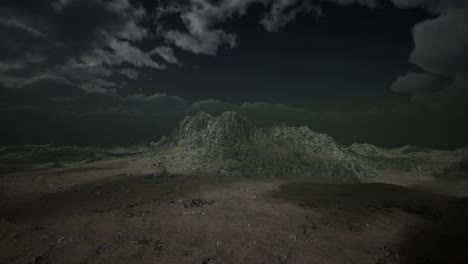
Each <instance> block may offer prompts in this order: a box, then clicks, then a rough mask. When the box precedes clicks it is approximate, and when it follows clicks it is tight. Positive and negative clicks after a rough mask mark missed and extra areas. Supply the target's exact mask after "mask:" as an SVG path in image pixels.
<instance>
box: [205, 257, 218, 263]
mask: <svg viewBox="0 0 468 264" xmlns="http://www.w3.org/2000/svg"><path fill="white" fill-rule="evenodd" d="M216 263H218V262H217V261H216V259H215V258H212V257H209V258H207V259H205V260H203V262H202V264H216Z"/></svg>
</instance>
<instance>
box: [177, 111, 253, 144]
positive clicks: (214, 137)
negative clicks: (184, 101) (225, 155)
mask: <svg viewBox="0 0 468 264" xmlns="http://www.w3.org/2000/svg"><path fill="white" fill-rule="evenodd" d="M256 132H257V131H256V128H255V126H254V125H253V124H252V123H251V122H250V121H248V120H247V119H245V118H244V117H242V116H240V115H238V114H236V113H235V112H225V113H223V114H222V115H221V116H219V117H212V116H211V115H209V114H207V113H204V112H201V113H198V114H197V115H195V116H193V117H191V116H188V117H186V118H185V119H184V120H183V121H182V122H181V123H180V125H179V127H178V128H177V129H176V130H175V131H174V133H173V134H172V135H171V141H172V142H173V143H176V144H179V145H184V146H186V147H190V148H200V147H208V148H213V147H235V146H239V145H242V144H244V143H248V142H249V141H251V140H252V139H253V138H254V137H255V134H256Z"/></svg>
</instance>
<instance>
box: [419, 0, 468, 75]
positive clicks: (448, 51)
mask: <svg viewBox="0 0 468 264" xmlns="http://www.w3.org/2000/svg"><path fill="white" fill-rule="evenodd" d="M413 32H414V41H415V48H414V51H413V53H412V54H411V61H412V62H413V63H415V64H417V65H419V66H420V67H421V68H423V69H425V70H426V71H429V72H433V73H437V74H441V75H445V76H451V77H455V76H458V75H468V8H461V9H456V10H452V11H450V12H448V13H444V14H442V15H441V16H440V17H438V18H436V19H432V20H428V21H424V22H422V23H420V24H418V25H416V26H415V28H414V30H413Z"/></svg>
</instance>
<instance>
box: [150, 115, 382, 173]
mask: <svg viewBox="0 0 468 264" xmlns="http://www.w3.org/2000/svg"><path fill="white" fill-rule="evenodd" d="M158 145H159V147H160V150H159V151H158V155H157V157H156V162H157V164H158V165H163V166H164V167H165V168H166V169H167V170H168V171H173V172H174V173H191V172H194V171H204V172H208V173H222V174H226V175H247V176H255V175H261V176H271V177H276V176H311V177H318V178H323V179H327V180H332V181H340V182H361V181H366V180H368V179H370V178H372V177H373V176H375V171H374V170H373V169H371V166H370V165H369V164H368V163H367V161H366V160H365V159H362V158H360V157H359V155H355V154H354V153H353V152H350V151H348V150H346V149H343V148H341V147H340V146H339V145H338V144H337V143H336V142H335V140H334V139H333V138H331V137H330V136H328V135H325V134H320V133H317V132H315V131H313V130H311V129H309V128H308V127H287V126H285V125H284V124H279V125H276V126H274V127H272V128H270V129H262V128H259V127H257V126H255V125H254V124H253V123H252V122H250V121H249V120H247V119H246V118H244V117H242V116H240V115H238V114H237V113H235V112H225V113H223V114H222V115H220V116H218V117H213V116H211V115H209V114H206V113H203V112H202V113H198V114H197V115H195V116H192V117H187V118H185V119H184V120H183V121H182V122H181V123H180V125H179V127H178V128H177V129H176V130H175V131H174V132H173V133H172V134H171V135H170V136H169V137H168V138H164V139H163V140H162V141H161V142H160V143H159V144H158Z"/></svg>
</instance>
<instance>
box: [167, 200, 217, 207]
mask: <svg viewBox="0 0 468 264" xmlns="http://www.w3.org/2000/svg"><path fill="white" fill-rule="evenodd" d="M170 203H171V206H172V207H175V208H193V207H202V206H206V205H212V204H213V203H214V201H208V200H204V199H188V200H177V201H174V200H173V201H171V202H170Z"/></svg>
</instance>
